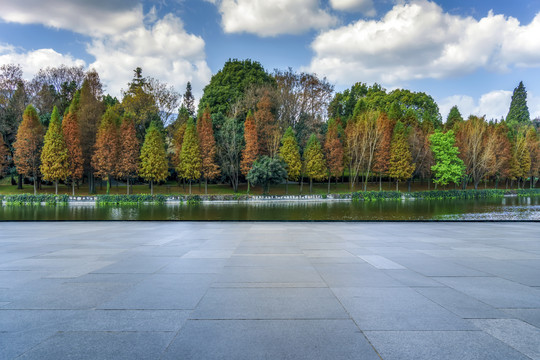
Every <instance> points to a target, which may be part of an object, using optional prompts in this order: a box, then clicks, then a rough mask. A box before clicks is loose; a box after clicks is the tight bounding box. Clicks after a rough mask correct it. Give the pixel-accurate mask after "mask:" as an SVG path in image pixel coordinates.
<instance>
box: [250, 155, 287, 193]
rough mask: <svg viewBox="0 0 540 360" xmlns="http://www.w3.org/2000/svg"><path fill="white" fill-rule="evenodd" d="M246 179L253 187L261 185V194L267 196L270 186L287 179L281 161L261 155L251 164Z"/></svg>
mask: <svg viewBox="0 0 540 360" xmlns="http://www.w3.org/2000/svg"><path fill="white" fill-rule="evenodd" d="M247 178H248V181H249V182H250V183H252V184H253V185H262V187H263V193H264V194H268V191H269V190H270V184H280V183H281V182H282V181H283V180H285V179H286V178H287V170H285V164H284V163H283V160H281V159H278V158H271V157H268V156H265V155H263V156H261V157H260V158H259V159H258V160H257V161H255V162H254V163H253V166H252V168H251V170H250V171H249V173H248V175H247Z"/></svg>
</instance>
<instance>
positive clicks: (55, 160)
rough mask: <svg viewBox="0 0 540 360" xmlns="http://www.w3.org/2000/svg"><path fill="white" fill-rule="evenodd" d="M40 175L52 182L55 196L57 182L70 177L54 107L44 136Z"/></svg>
mask: <svg viewBox="0 0 540 360" xmlns="http://www.w3.org/2000/svg"><path fill="white" fill-rule="evenodd" d="M41 173H42V174H43V179H45V180H48V181H54V188H55V194H57V195H58V180H60V179H62V180H64V179H66V178H67V177H68V176H70V175H71V174H70V171H69V156H68V148H67V146H66V142H65V141H64V134H63V131H62V124H61V122H60V117H59V116H58V108H57V107H56V106H55V107H54V108H53V112H52V115H51V122H50V123H49V128H48V129H47V133H46V134H45V143H44V144H43V151H42V152H41Z"/></svg>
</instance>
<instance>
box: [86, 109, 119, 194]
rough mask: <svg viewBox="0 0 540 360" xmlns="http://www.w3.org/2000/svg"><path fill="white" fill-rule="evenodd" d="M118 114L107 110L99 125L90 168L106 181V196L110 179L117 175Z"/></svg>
mask: <svg viewBox="0 0 540 360" xmlns="http://www.w3.org/2000/svg"><path fill="white" fill-rule="evenodd" d="M119 121H120V119H119V116H118V114H117V113H116V112H115V111H114V109H113V108H112V107H110V108H109V109H107V111H106V112H105V114H104V115H103V118H102V120H101V124H100V125H99V129H98V133H97V137H96V145H95V147H94V149H95V151H94V155H93V156H92V166H93V167H94V170H95V174H96V175H97V176H98V177H100V178H101V179H103V180H105V181H107V194H108V193H109V191H110V188H111V178H112V177H113V176H114V175H116V173H117V166H118V147H119V146H118V143H119V139H118V122H119Z"/></svg>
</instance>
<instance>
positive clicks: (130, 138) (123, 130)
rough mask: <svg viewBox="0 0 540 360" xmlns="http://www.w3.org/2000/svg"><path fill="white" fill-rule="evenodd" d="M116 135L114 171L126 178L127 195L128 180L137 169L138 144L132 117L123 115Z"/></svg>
mask: <svg viewBox="0 0 540 360" xmlns="http://www.w3.org/2000/svg"><path fill="white" fill-rule="evenodd" d="M118 135H119V136H118V138H119V143H118V147H119V149H118V150H119V151H118V164H117V168H116V173H117V175H118V176H119V177H120V178H124V179H126V187H127V189H126V193H127V194H128V195H129V186H130V184H129V180H130V178H132V177H133V176H136V175H137V172H138V170H139V149H140V144H139V139H137V131H136V129H135V122H134V121H133V119H131V118H130V117H128V116H126V117H124V119H123V120H122V124H121V125H120V129H119V132H118Z"/></svg>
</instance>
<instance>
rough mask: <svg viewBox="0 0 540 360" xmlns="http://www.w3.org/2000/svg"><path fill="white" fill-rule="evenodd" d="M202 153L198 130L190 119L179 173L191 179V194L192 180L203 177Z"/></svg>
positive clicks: (183, 143)
mask: <svg viewBox="0 0 540 360" xmlns="http://www.w3.org/2000/svg"><path fill="white" fill-rule="evenodd" d="M201 165H202V164H201V154H200V149H199V141H198V139H197V131H196V129H195V124H193V120H191V119H190V120H188V123H187V127H186V132H185V133H184V140H183V141H182V151H181V152H180V167H179V168H178V174H180V176H181V177H182V178H184V179H186V180H189V193H190V194H191V182H192V181H193V180H196V179H198V178H200V177H201Z"/></svg>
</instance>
